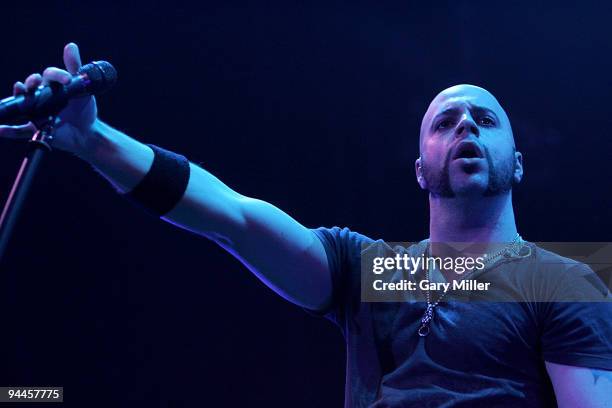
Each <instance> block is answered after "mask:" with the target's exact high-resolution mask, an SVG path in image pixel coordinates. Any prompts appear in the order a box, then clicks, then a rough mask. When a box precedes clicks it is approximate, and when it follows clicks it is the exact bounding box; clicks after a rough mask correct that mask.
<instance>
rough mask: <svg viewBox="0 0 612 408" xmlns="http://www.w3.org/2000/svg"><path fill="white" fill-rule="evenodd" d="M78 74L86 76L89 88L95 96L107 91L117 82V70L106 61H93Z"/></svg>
mask: <svg viewBox="0 0 612 408" xmlns="http://www.w3.org/2000/svg"><path fill="white" fill-rule="evenodd" d="M78 74H79V75H83V74H85V75H87V78H89V81H90V85H89V88H90V90H91V93H93V94H95V95H99V94H102V93H104V92H106V91H108V90H109V89H110V88H112V87H113V86H114V85H115V83H116V82H117V70H116V69H115V67H113V66H112V65H111V64H110V63H109V62H107V61H94V62H90V63H89V64H86V65H83V66H82V67H81V68H80V69H79V71H78Z"/></svg>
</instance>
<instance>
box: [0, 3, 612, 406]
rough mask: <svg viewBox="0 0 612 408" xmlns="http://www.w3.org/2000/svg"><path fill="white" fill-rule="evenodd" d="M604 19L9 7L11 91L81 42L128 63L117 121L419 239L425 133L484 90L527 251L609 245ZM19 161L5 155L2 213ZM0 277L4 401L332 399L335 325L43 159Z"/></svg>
mask: <svg viewBox="0 0 612 408" xmlns="http://www.w3.org/2000/svg"><path fill="white" fill-rule="evenodd" d="M595 3H597V2H592V3H591V4H589V3H581V4H582V5H581V6H580V7H578V6H576V5H573V6H564V5H561V4H560V3H558V2H550V3H549V4H545V3H539V2H537V3H536V2H525V3H524V4H518V3H515V2H513V3H512V6H510V5H504V4H502V3H501V2H487V3H478V2H471V1H454V2H450V3H448V4H447V3H446V2H440V1H436V2H418V3H416V2H384V4H380V2H341V1H327V2H276V3H274V2H245V3H234V2H231V3H230V2H218V3H211V2H206V3H198V2H191V3H189V2H187V3H184V2H180V1H175V2H142V3H140V4H138V3H136V2H128V1H123V2H91V1H89V2H62V4H59V3H58V4H51V3H45V4H42V3H41V4H40V5H39V4H35V3H28V4H29V5H28V6H25V5H23V6H20V7H17V6H14V7H13V8H11V7H10V6H7V5H2V6H1V10H2V26H1V27H2V32H3V38H4V41H3V42H2V44H1V49H2V51H1V55H2V57H1V58H2V59H1V65H0V89H4V92H3V93H4V94H6V95H7V96H8V95H9V94H10V92H11V86H12V84H13V82H14V81H16V80H19V79H23V78H25V76H26V75H27V74H29V73H31V72H37V71H38V72H40V71H42V70H43V69H44V68H45V67H46V66H48V65H58V66H59V65H60V64H61V63H62V62H61V54H62V48H63V46H64V44H65V43H66V42H68V41H75V42H77V43H78V44H79V45H80V46H81V50H82V54H83V60H84V61H89V60H92V59H107V60H109V61H111V62H112V63H113V64H114V65H115V66H116V68H117V69H118V71H119V74H120V83H119V84H118V86H117V87H116V89H114V90H113V91H112V92H111V93H110V94H108V95H105V96H103V97H101V98H100V99H99V108H100V116H101V117H102V118H103V119H105V120H106V121H108V122H109V123H111V124H113V125H114V126H116V127H118V128H120V129H122V130H124V131H126V132H127V133H128V134H130V135H132V136H134V137H136V138H138V139H139V140H142V141H145V142H149V143H155V144H158V145H161V146H164V147H166V148H169V149H172V150H175V151H178V152H181V153H184V154H186V155H187V156H189V158H190V159H191V160H193V161H195V162H201V163H202V165H203V166H204V167H205V168H206V169H208V170H210V171H211V172H212V173H213V174H215V175H217V176H218V177H219V178H221V179H222V180H224V181H225V182H226V183H228V184H229V185H230V186H232V187H233V188H234V189H236V190H237V191H239V192H241V193H243V194H246V195H250V196H255V197H258V198H261V199H264V200H267V201H270V202H272V203H274V204H276V205H277V206H279V207H280V208H282V209H284V210H285V211H287V212H288V213H290V214H291V215H293V216H294V217H295V218H297V219H298V220H299V221H301V222H302V223H304V224H305V225H307V226H311V227H316V226H320V225H326V226H332V225H341V226H349V227H351V228H352V229H354V230H357V231H359V232H362V233H365V234H368V235H370V236H372V237H375V238H379V237H380V238H385V239H388V240H406V241H408V240H417V239H422V238H424V237H425V236H426V234H427V224H428V216H427V200H426V199H427V197H426V194H424V193H423V192H421V191H419V190H418V187H417V184H416V182H415V177H414V170H413V168H414V159H415V158H416V157H417V155H418V129H419V124H420V120H421V117H422V115H423V113H424V111H425V109H426V107H427V105H428V103H429V101H430V100H431V98H432V97H433V96H434V95H435V94H436V93H437V92H438V91H440V90H441V89H443V88H445V87H447V86H450V85H453V84H456V83H463V82H467V83H473V84H476V85H481V86H484V87H485V88H487V89H489V90H490V91H492V92H493V93H494V94H495V95H496V96H497V97H498V99H499V100H500V102H501V103H502V105H503V106H505V107H506V109H507V111H508V113H509V115H510V118H511V120H512V123H513V126H514V131H515V135H516V139H517V144H518V148H519V150H521V151H522V152H523V154H524V159H525V178H524V181H523V183H522V185H521V186H520V187H519V188H518V189H517V190H516V191H515V208H516V210H517V221H518V226H519V231H520V232H521V233H522V235H523V236H524V238H526V239H528V240H531V241H609V240H610V239H611V236H610V229H611V227H612V219H611V217H610V208H611V203H610V201H611V197H612V194H611V192H610V175H611V172H610V170H609V166H610V149H611V148H612V119H611V115H612V103H610V101H611V100H612V84H611V82H612V81H611V78H612V75H611V72H612V55H611V51H612V46H611V45H610V42H611V38H612V24H610V15H611V13H612V7H611V6H594V4H595ZM604 7H607V8H604ZM0 94H2V93H0ZM23 146H24V145H23V143H16V142H13V141H6V140H3V141H0V197H1V198H2V200H3V201H4V199H5V198H6V194H7V192H8V189H9V187H10V185H11V183H12V180H13V178H14V175H15V172H16V170H17V166H18V165H19V162H20V160H21V155H22V152H23V150H24V147H23ZM0 268H1V269H2V270H1V273H0V307H1V315H2V318H1V320H0V322H1V323H0V324H1V326H0V330H1V335H0V337H1V339H2V342H1V343H0V345H1V347H2V348H1V353H2V364H1V367H0V385H60V386H64V387H65V394H66V401H67V402H66V406H74V407H86V406H87V407H110V406H112V407H119V406H121V407H128V406H129V407H133V406H146V407H166V406H172V407H180V406H228V407H245V406H274V407H315V406H316V407H339V406H341V404H342V400H343V388H344V353H345V350H344V342H343V338H342V336H341V334H340V332H339V331H338V330H337V329H336V328H335V327H334V326H333V325H332V324H330V323H328V322H326V321H324V320H319V319H315V318H312V317H310V316H308V315H306V314H305V313H304V312H303V311H301V310H300V309H299V308H296V307H295V306H293V305H291V304H289V303H287V302H285V301H284V300H282V299H281V298H279V297H277V296H276V295H275V294H274V293H273V292H271V291H270V290H268V289H267V288H266V287H265V286H264V285H263V284H261V283H260V282H259V281H258V280H257V279H256V278H255V277H253V276H251V275H250V273H249V272H248V271H246V270H245V269H244V268H243V267H242V266H241V264H239V262H237V261H236V260H234V259H233V258H232V257H231V256H230V255H228V254H226V253H224V251H223V250H221V249H220V248H218V247H217V246H216V245H214V244H212V243H211V242H208V241H207V240H206V239H204V238H200V237H198V236H196V235H193V234H191V233H188V232H185V231H181V230H178V229H176V228H174V227H172V226H171V225H168V224H164V223H163V222H161V221H159V220H155V219H153V218H150V217H149V216H147V215H145V214H143V213H141V212H140V211H138V210H137V209H135V208H134V207H132V206H130V205H129V204H127V203H126V202H125V201H123V200H122V199H121V198H120V197H119V196H117V195H116V194H115V193H114V192H113V190H112V188H111V187H110V186H109V185H108V184H107V183H106V182H105V180H104V179H103V178H102V177H100V176H99V175H98V174H96V173H95V172H94V171H93V170H91V169H90V166H89V165H88V164H86V163H84V162H81V161H79V160H77V159H76V158H74V157H71V156H69V155H67V154H64V153H61V152H56V153H54V154H53V155H50V156H49V157H47V159H46V160H45V162H44V164H43V166H42V169H41V172H40V174H39V175H38V177H37V179H36V181H35V184H34V186H33V190H32V192H31V196H30V197H29V200H28V202H27V205H26V206H25V208H24V212H23V215H22V218H21V220H20V222H19V224H18V227H17V232H16V235H15V236H14V239H13V240H12V242H11V245H10V248H9V255H8V257H7V258H6V259H5V261H4V263H3V265H0Z"/></svg>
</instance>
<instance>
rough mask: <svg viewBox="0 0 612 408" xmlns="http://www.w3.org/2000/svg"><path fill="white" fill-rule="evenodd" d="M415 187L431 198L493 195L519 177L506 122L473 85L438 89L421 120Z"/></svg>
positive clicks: (493, 103)
mask: <svg viewBox="0 0 612 408" xmlns="http://www.w3.org/2000/svg"><path fill="white" fill-rule="evenodd" d="M420 150H421V157H419V159H418V160H417V162H416V170H417V180H418V181H419V184H420V185H421V187H423V188H424V189H426V190H429V192H430V194H432V195H433V196H437V197H447V198H450V197H467V196H483V195H484V196H493V195H497V194H503V193H507V192H508V191H510V189H511V188H512V184H513V183H518V182H519V181H520V179H521V176H522V158H521V154H520V153H518V152H516V151H515V147H514V138H513V136H512V128H511V127H510V121H509V120H508V117H507V116H506V113H505V112H504V110H503V108H502V107H501V106H500V104H499V103H498V102H497V100H496V99H495V97H494V96H493V95H491V94H490V93H489V92H488V91H486V90H484V89H482V88H479V87H476V86H473V85H457V86H453V87H451V88H448V89H446V90H444V91H442V92H441V93H440V94H438V96H436V97H435V98H434V100H433V101H432V102H431V104H430V105H429V109H427V112H426V113H425V116H424V117H423V122H422V124H421V137H420Z"/></svg>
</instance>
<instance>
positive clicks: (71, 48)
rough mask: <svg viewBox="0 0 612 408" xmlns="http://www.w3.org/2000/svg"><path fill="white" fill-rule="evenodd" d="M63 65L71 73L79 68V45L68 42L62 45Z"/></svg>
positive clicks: (73, 73) (74, 72)
mask: <svg viewBox="0 0 612 408" xmlns="http://www.w3.org/2000/svg"><path fill="white" fill-rule="evenodd" d="M64 65H66V70H67V71H68V72H70V73H71V74H72V75H75V74H76V73H77V72H78V70H79V68H81V55H80V53H79V46H78V45H76V44H75V43H72V42H71V43H69V44H67V45H66V46H65V47H64Z"/></svg>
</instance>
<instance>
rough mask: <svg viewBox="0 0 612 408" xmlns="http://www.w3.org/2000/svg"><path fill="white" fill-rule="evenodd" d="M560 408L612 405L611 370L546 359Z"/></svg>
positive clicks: (588, 407)
mask: <svg viewBox="0 0 612 408" xmlns="http://www.w3.org/2000/svg"><path fill="white" fill-rule="evenodd" d="M546 370H547V371H548V375H549V376H550V380H551V382H552V384H553V388H554V390H555V396H556V397H557V404H558V405H559V407H560V408H566V407H567V408H570V407H584V408H595V407H597V408H604V407H606V408H610V407H612V371H610V370H601V369H594V368H586V367H575V366H568V365H563V364H556V363H551V362H548V361H546Z"/></svg>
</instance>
